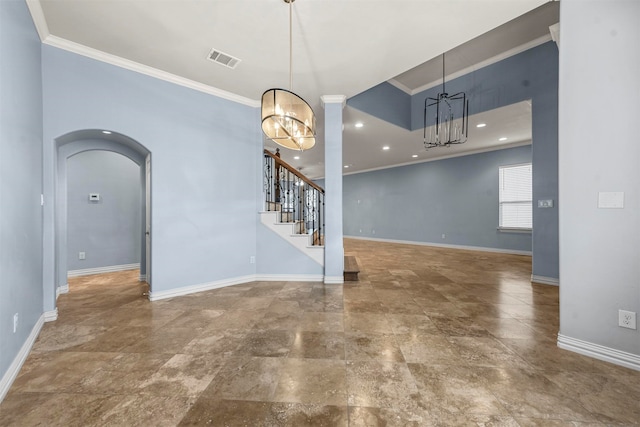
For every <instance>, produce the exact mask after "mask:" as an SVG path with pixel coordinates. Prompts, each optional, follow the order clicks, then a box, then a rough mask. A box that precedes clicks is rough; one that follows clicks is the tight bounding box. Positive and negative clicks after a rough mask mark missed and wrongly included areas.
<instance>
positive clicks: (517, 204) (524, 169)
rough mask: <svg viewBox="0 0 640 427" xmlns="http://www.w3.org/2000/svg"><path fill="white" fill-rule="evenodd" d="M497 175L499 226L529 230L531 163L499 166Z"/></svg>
mask: <svg viewBox="0 0 640 427" xmlns="http://www.w3.org/2000/svg"><path fill="white" fill-rule="evenodd" d="M499 176H500V178H499V181H500V182H499V188H500V194H499V197H500V199H499V201H500V223H499V228H506V229H522V230H530V229H531V224H532V212H531V199H532V197H531V163H527V164H524V165H513V166H500V169H499Z"/></svg>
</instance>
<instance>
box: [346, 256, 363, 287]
mask: <svg viewBox="0 0 640 427" xmlns="http://www.w3.org/2000/svg"><path fill="white" fill-rule="evenodd" d="M358 273H360V267H359V266H358V260H357V259H356V257H355V256H351V255H345V256H344V281H345V282H357V281H358Z"/></svg>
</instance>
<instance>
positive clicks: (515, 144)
mask: <svg viewBox="0 0 640 427" xmlns="http://www.w3.org/2000/svg"><path fill="white" fill-rule="evenodd" d="M531 144H532V141H531V140H530V139H527V140H524V141H518V142H512V143H510V144H502V145H494V146H491V147H484V148H478V149H476V150H469V151H463V152H462V153H454V154H445V155H442V156H437V157H430V158H428V159H422V160H418V161H413V162H404V163H398V164H393V165H387V166H379V167H375V168H369V169H363V170H357V171H353V172H348V173H343V174H342V176H347V175H357V174H359V173H367V172H375V171H379V170H384V169H393V168H399V167H402V166H411V165H417V164H420V163H428V162H437V161H438V160H446V159H452V158H455V157H464V156H472V155H474V154H482V153H488V152H490V151H498V150H506V149H508V148H516V147H523V146H525V145H531ZM434 149H437V148H434ZM315 179H324V176H322V177H318V178H315Z"/></svg>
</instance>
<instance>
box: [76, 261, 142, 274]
mask: <svg viewBox="0 0 640 427" xmlns="http://www.w3.org/2000/svg"><path fill="white" fill-rule="evenodd" d="M138 268H140V263H135V264H122V265H110V266H107V267H96V268H85V269H83V270H71V271H68V272H67V277H78V276H90V275H92V274H102V273H113V272H114V271H126V270H136V269H138Z"/></svg>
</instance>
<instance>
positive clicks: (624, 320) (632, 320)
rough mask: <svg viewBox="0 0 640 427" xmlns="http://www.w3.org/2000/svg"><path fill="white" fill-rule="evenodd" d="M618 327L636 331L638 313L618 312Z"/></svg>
mask: <svg viewBox="0 0 640 427" xmlns="http://www.w3.org/2000/svg"><path fill="white" fill-rule="evenodd" d="M618 326H620V327H621V328H629V329H636V327H637V325H636V312H635V311H627V310H618Z"/></svg>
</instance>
